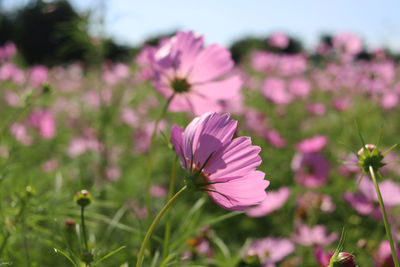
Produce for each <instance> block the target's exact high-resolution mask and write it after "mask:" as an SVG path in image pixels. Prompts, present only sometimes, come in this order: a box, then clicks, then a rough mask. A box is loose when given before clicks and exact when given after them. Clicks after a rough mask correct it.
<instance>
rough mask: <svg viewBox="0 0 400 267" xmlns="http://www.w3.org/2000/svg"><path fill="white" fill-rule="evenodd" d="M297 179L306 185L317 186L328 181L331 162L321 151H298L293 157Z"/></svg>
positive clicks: (297, 181)
mask: <svg viewBox="0 0 400 267" xmlns="http://www.w3.org/2000/svg"><path fill="white" fill-rule="evenodd" d="M291 166H292V169H293V170H294V171H295V178H294V179H295V181H296V183H299V184H301V185H303V186H305V187H310V188H315V187H319V186H322V185H324V184H326V183H327V182H328V174H329V163H328V161H327V160H326V159H325V157H324V156H322V155H321V154H319V153H306V154H302V153H297V154H296V155H295V156H294V157H293V159H292V164H291Z"/></svg>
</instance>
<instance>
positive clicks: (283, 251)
mask: <svg viewBox="0 0 400 267" xmlns="http://www.w3.org/2000/svg"><path fill="white" fill-rule="evenodd" d="M295 248H296V246H295V245H294V244H293V243H292V242H291V241H290V240H289V239H286V238H274V237H267V238H263V239H259V240H255V241H253V242H252V243H251V244H250V246H249V247H248V248H247V249H246V252H245V255H244V257H245V259H246V258H252V257H257V258H258V259H259V261H260V263H261V266H262V267H275V266H276V263H278V262H280V261H282V260H283V259H284V258H285V257H286V256H288V255H289V254H291V253H292V252H293V251H294V250H295Z"/></svg>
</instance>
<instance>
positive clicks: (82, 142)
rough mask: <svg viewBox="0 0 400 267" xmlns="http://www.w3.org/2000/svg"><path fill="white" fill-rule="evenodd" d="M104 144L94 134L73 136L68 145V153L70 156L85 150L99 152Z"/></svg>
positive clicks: (77, 154) (73, 156)
mask: <svg viewBox="0 0 400 267" xmlns="http://www.w3.org/2000/svg"><path fill="white" fill-rule="evenodd" d="M103 149H104V146H103V144H102V143H100V142H99V141H98V140H97V139H96V138H95V137H94V136H90V135H87V136H85V137H75V138H74V139H72V140H71V141H70V143H69V146H68V155H69V156H70V157H71V158H75V157H77V156H80V155H82V154H84V153H86V152H89V151H93V152H96V153H98V152H101V151H103Z"/></svg>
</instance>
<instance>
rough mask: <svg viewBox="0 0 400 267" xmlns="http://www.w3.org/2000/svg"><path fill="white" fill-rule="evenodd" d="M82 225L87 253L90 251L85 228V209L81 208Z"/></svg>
mask: <svg viewBox="0 0 400 267" xmlns="http://www.w3.org/2000/svg"><path fill="white" fill-rule="evenodd" d="M81 225H82V235H83V242H84V243H85V249H86V252H88V251H89V247H88V243H87V239H86V227H85V207H84V206H83V205H82V206H81Z"/></svg>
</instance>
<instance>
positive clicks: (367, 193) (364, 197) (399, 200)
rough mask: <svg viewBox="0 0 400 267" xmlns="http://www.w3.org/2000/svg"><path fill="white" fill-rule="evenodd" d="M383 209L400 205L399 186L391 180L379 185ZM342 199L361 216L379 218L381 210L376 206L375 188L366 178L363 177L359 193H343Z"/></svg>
mask: <svg viewBox="0 0 400 267" xmlns="http://www.w3.org/2000/svg"><path fill="white" fill-rule="evenodd" d="M379 188H380V190H381V194H382V198H383V202H384V203H385V208H386V209H388V210H389V209H390V208H391V207H393V206H398V205H400V186H399V185H398V184H397V183H395V182H393V181H392V180H385V181H383V182H381V183H379ZM343 197H344V199H345V200H346V201H347V202H348V203H349V204H350V205H351V206H352V207H353V208H354V209H355V210H356V211H357V212H358V213H360V214H361V215H369V216H372V217H373V218H376V219H380V218H381V216H382V215H381V210H380V207H379V204H378V198H377V196H376V192H375V187H374V184H373V183H372V181H371V180H370V179H369V178H368V177H364V178H363V179H362V181H361V183H360V186H359V192H357V193H350V192H345V193H344V195H343Z"/></svg>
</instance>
